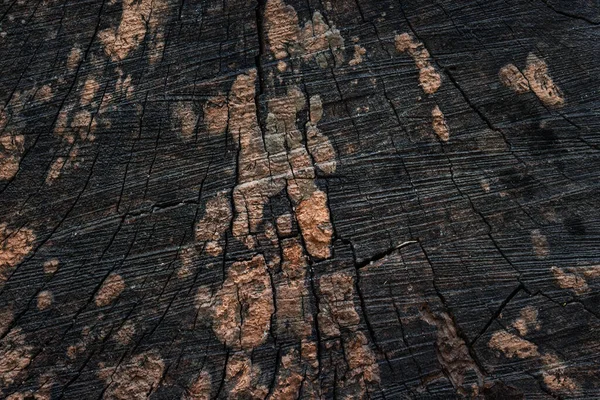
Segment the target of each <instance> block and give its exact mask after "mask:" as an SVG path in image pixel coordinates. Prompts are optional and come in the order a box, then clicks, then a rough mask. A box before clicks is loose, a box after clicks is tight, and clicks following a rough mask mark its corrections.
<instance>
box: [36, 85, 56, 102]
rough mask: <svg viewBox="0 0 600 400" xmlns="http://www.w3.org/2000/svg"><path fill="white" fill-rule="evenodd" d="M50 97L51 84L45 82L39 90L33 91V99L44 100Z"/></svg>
mask: <svg viewBox="0 0 600 400" xmlns="http://www.w3.org/2000/svg"><path fill="white" fill-rule="evenodd" d="M51 98H52V86H50V85H48V84H46V85H43V86H42V87H41V88H39V90H38V91H37V92H36V93H35V99H36V100H37V101H41V102H46V101H49V100H50V99H51Z"/></svg>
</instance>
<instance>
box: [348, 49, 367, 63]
mask: <svg viewBox="0 0 600 400" xmlns="http://www.w3.org/2000/svg"><path fill="white" fill-rule="evenodd" d="M365 54H367V50H366V49H365V48H364V47H362V46H359V45H357V44H355V45H354V56H353V57H352V60H350V61H348V64H349V65H352V66H354V65H358V64H360V63H361V62H363V56H364V55H365Z"/></svg>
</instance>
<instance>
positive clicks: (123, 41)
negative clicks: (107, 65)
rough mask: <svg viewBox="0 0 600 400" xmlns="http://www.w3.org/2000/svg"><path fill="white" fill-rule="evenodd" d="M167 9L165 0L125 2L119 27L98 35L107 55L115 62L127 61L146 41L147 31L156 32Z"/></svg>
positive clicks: (128, 0)
mask: <svg viewBox="0 0 600 400" xmlns="http://www.w3.org/2000/svg"><path fill="white" fill-rule="evenodd" d="M166 8H167V4H166V3H165V2H164V1H163V0H157V1H155V0H141V1H135V0H124V1H123V12H122V14H121V21H120V23H119V26H118V27H117V28H116V29H114V28H109V29H105V30H103V31H100V32H99V33H98V38H99V39H100V41H101V42H102V44H103V45H104V52H105V53H106V55H107V56H109V57H110V58H111V59H112V60H113V61H121V60H123V59H125V58H126V57H127V56H128V55H129V53H130V52H131V51H133V50H134V49H136V48H137V47H138V46H139V45H140V43H141V42H142V40H144V36H145V35H146V33H147V31H146V30H147V29H149V30H150V32H155V31H156V29H157V28H158V23H159V18H160V17H161V14H163V12H164V11H165V9H166Z"/></svg>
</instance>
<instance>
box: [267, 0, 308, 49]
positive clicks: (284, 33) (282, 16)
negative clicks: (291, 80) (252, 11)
mask: <svg viewBox="0 0 600 400" xmlns="http://www.w3.org/2000/svg"><path fill="white" fill-rule="evenodd" d="M265 28H266V32H267V37H268V38H269V48H270V50H271V52H272V53H273V55H274V56H275V58H276V59H278V60H280V59H282V58H285V57H288V56H289V55H293V54H294V53H296V52H298V50H299V49H295V48H294V47H297V42H298V36H299V34H300V28H299V27H298V14H296V10H294V7H292V6H290V5H287V4H285V3H284V2H283V0H268V1H267V4H266V6H265Z"/></svg>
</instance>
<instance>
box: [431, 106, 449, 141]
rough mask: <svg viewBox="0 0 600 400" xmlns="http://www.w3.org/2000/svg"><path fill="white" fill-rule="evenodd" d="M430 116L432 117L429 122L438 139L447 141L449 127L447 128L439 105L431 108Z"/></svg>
mask: <svg viewBox="0 0 600 400" xmlns="http://www.w3.org/2000/svg"><path fill="white" fill-rule="evenodd" d="M431 118H433V121H432V123H431V125H432V126H433V131H434V132H435V133H436V135H438V137H439V138H440V140H442V141H444V142H447V141H448V139H450V128H448V124H447V123H446V118H445V117H444V114H443V113H442V110H440V107H439V106H435V108H434V109H433V110H431Z"/></svg>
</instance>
